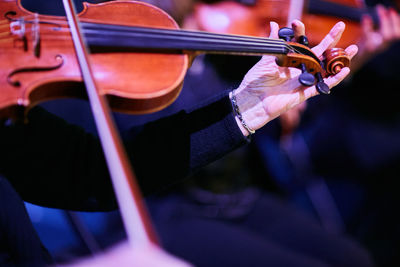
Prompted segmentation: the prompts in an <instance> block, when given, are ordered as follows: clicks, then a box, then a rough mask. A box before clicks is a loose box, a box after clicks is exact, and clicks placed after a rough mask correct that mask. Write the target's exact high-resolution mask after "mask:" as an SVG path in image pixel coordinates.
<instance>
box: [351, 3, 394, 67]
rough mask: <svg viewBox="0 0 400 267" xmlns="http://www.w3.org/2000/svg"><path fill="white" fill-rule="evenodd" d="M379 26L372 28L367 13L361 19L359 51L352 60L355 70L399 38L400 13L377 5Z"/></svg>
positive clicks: (370, 19)
mask: <svg viewBox="0 0 400 267" xmlns="http://www.w3.org/2000/svg"><path fill="white" fill-rule="evenodd" d="M376 11H377V14H378V18H379V28H378V29H377V30H375V29H374V22H373V21H372V18H371V17H370V16H368V15H366V16H363V18H362V20H361V27H362V36H361V39H360V41H359V44H358V46H359V52H358V54H357V56H356V57H355V58H354V60H353V61H352V69H353V70H357V69H358V68H360V67H361V66H362V65H363V64H364V63H365V62H366V61H368V60H369V59H370V58H372V57H373V56H376V54H378V53H380V52H383V51H385V50H386V49H387V48H389V47H390V45H391V44H392V43H394V42H395V41H398V40H400V15H399V14H397V12H396V10H394V9H393V8H385V7H384V6H382V5H377V7H376Z"/></svg>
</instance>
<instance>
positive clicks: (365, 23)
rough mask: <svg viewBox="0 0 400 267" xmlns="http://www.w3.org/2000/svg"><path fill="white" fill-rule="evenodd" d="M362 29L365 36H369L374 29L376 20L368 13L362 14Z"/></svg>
mask: <svg viewBox="0 0 400 267" xmlns="http://www.w3.org/2000/svg"><path fill="white" fill-rule="evenodd" d="M361 29H362V32H363V35H364V36H365V37H368V36H369V34H370V33H372V32H373V31H374V22H373V20H372V18H371V16H368V15H364V16H362V18H361Z"/></svg>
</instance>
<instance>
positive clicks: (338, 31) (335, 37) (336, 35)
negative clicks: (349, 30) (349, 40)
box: [312, 21, 346, 57]
mask: <svg viewBox="0 0 400 267" xmlns="http://www.w3.org/2000/svg"><path fill="white" fill-rule="evenodd" d="M345 27H346V25H345V24H344V22H342V21H340V22H338V23H336V24H335V26H333V28H332V29H331V30H330V32H329V33H328V34H327V35H326V36H325V38H324V39H322V41H321V42H320V43H319V44H318V45H317V46H315V47H313V48H312V51H313V52H314V53H315V54H316V55H317V57H321V56H322V54H323V53H324V52H325V50H326V49H328V48H332V47H334V46H335V45H336V44H337V42H339V40H340V37H341V36H342V33H343V31H344V29H345Z"/></svg>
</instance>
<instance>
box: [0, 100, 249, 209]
mask: <svg viewBox="0 0 400 267" xmlns="http://www.w3.org/2000/svg"><path fill="white" fill-rule="evenodd" d="M27 119H28V123H25V124H15V125H11V126H5V127H2V128H1V131H0V136H1V141H0V142H2V145H1V147H2V153H1V156H0V157H1V159H0V162H1V163H0V171H1V173H2V174H3V175H4V176H6V177H7V178H8V179H9V181H10V182H11V183H12V184H13V186H14V188H15V189H16V190H17V191H18V192H19V194H20V195H21V196H22V198H23V199H24V200H25V201H29V202H32V203H35V204H39V205H44V206H49V207H55V208H63V209H73V210H111V209H115V208H116V203H115V199H114V194H113V190H112V186H111V182H110V178H109V175H108V170H107V166H106V163H105V161H104V157H103V154H102V150H101V146H100V144H99V140H98V139H97V138H96V137H94V136H93V135H90V134H88V133H86V132H85V131H84V130H82V129H81V128H79V127H76V126H73V125H69V124H67V123H66V122H65V121H64V120H62V119H60V118H58V117H56V116H54V115H52V114H50V113H48V112H46V111H45V110H43V109H41V108H39V107H37V108H33V109H32V110H31V111H30V112H29V114H28V118H27ZM123 136H124V140H125V141H126V142H125V145H126V149H127V152H128V155H129V157H130V159H131V160H132V163H133V168H134V170H135V173H136V174H137V177H138V181H139V184H140V186H141V189H142V191H143V193H144V194H150V193H153V192H156V191H158V190H160V189H162V188H164V187H166V186H168V185H170V184H172V183H174V182H176V181H178V180H179V179H182V178H184V177H185V176H186V175H187V174H188V173H189V172H190V171H192V170H193V169H195V168H199V167H201V166H203V165H205V164H207V163H209V162H211V161H213V160H215V159H217V158H219V157H221V156H223V155H224V154H226V153H227V152H229V151H231V150H232V149H234V148H236V147H237V146H239V145H241V144H243V143H245V142H246V140H247V139H246V138H244V137H243V135H242V133H241V132H240V130H239V128H238V127H237V125H236V122H235V119H234V115H233V114H232V109H231V106H230V101H229V98H228V96H227V92H224V93H223V94H221V95H219V96H218V97H217V98H214V99H212V100H210V101H209V102H208V103H205V104H204V105H202V106H199V107H196V108H195V109H193V110H189V111H181V112H179V113H177V114H175V115H172V116H169V117H166V118H163V119H160V120H157V121H155V122H151V123H148V124H146V125H144V126H141V127H135V128H133V129H131V130H130V131H129V132H127V133H124V134H123Z"/></svg>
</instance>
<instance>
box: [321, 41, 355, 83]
mask: <svg viewBox="0 0 400 267" xmlns="http://www.w3.org/2000/svg"><path fill="white" fill-rule="evenodd" d="M324 55H325V58H326V59H325V69H326V72H327V74H328V76H329V75H335V74H337V73H338V72H340V70H341V69H343V68H344V67H348V66H350V58H349V56H348V55H347V54H346V51H344V49H342V48H331V49H328V50H326V51H325V53H324Z"/></svg>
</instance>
